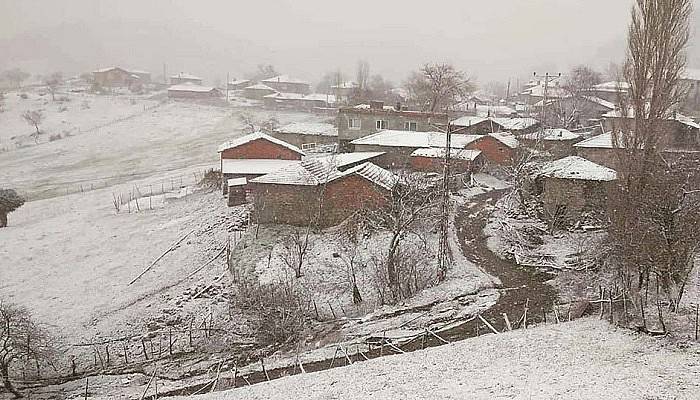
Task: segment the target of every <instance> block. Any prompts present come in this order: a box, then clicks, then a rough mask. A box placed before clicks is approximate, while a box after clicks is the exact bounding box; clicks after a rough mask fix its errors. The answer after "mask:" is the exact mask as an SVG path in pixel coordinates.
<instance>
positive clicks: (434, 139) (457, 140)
mask: <svg viewBox="0 0 700 400" xmlns="http://www.w3.org/2000/svg"><path fill="white" fill-rule="evenodd" d="M450 137H451V146H452V147H455V148H464V147H466V146H467V145H468V144H469V143H471V142H473V141H475V140H478V139H481V138H482V137H484V136H483V135H464V134H458V133H455V134H452V135H450ZM445 141H446V137H445V133H443V132H413V131H396V130H383V131H379V132H377V133H375V134H372V135H369V136H365V137H363V138H359V139H355V140H353V141H352V142H351V143H352V144H355V145H358V144H364V145H375V146H386V147H441V146H445Z"/></svg>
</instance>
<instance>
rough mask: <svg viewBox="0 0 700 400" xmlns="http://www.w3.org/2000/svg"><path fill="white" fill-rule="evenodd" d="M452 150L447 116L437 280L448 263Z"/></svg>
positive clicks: (450, 130) (445, 272)
mask: <svg viewBox="0 0 700 400" xmlns="http://www.w3.org/2000/svg"><path fill="white" fill-rule="evenodd" d="M451 150H452V124H451V123H450V117H449V114H448V116H447V129H446V130H445V159H444V164H443V173H442V204H441V209H440V211H441V212H440V238H439V243H438V276H437V278H438V282H442V281H444V280H445V277H446V276H447V269H448V267H449V265H450V257H449V251H450V249H449V245H448V230H449V224H450V156H451V154H450V153H451Z"/></svg>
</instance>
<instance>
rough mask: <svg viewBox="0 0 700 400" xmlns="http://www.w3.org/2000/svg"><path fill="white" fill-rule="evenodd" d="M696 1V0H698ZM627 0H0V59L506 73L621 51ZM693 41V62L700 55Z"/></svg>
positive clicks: (562, 67) (397, 76)
mask: <svg viewBox="0 0 700 400" xmlns="http://www.w3.org/2000/svg"><path fill="white" fill-rule="evenodd" d="M698 1H700V0H698ZM631 3H632V2H631V0H490V1H485V0H478V1H477V0H432V1H422V2H413V1H406V0H403V1H393V0H391V1H389V0H387V1H381V0H374V1H372V0H355V1H342V2H340V1H333V0H277V1H273V0H267V1H266V0H246V1H236V0H230V1H207V0H197V1H184V0H182V1H180V0H172V1H157V0H155V1H154V0H139V1H132V0H120V1H97V0H51V1H34V0H0V69H2V68H8V67H11V66H14V65H18V66H21V67H23V68H25V69H28V70H31V71H32V72H35V73H40V72H50V70H63V71H67V72H69V73H77V72H80V71H85V70H88V71H89V70H91V69H94V68H97V67H103V66H108V65H112V64H118V65H124V66H127V67H131V68H139V69H148V70H151V71H152V72H154V75H159V74H162V71H163V64H164V63H165V64H166V65H167V72H168V74H170V73H174V72H178V71H187V72H191V73H194V74H198V75H201V76H203V77H205V78H207V79H209V80H212V79H214V78H216V77H219V78H222V79H223V78H225V76H226V73H227V72H230V73H231V74H232V76H236V75H241V74H243V73H244V72H245V71H248V70H250V69H252V68H254V67H255V65H257V64H258V63H271V64H274V65H275V66H276V67H277V68H278V69H279V70H281V71H282V72H285V73H289V74H292V75H295V76H299V77H301V78H305V79H308V80H312V81H315V80H318V78H319V77H320V75H321V74H322V73H323V72H325V71H328V70H334V69H338V68H340V69H342V70H344V71H345V72H347V73H348V75H351V76H352V75H354V70H355V66H356V63H357V60H359V59H365V60H367V61H369V63H370V65H371V70H372V72H373V73H382V74H383V75H385V76H386V77H388V78H390V79H392V80H394V81H396V82H399V81H400V80H401V79H403V78H404V77H405V75H406V74H407V73H408V71H410V70H413V69H415V68H417V66H418V65H420V64H421V63H424V62H427V61H433V60H441V61H442V60H444V61H451V62H453V63H455V64H456V65H457V66H458V67H460V68H462V69H464V70H465V71H468V72H469V73H471V74H472V75H473V76H475V77H476V78H477V79H478V81H480V82H481V83H485V82H487V81H489V80H501V81H505V80H507V79H508V78H509V77H513V78H515V77H524V76H527V75H528V74H529V73H531V71H535V70H537V71H538V72H564V71H566V70H567V69H568V68H569V67H570V66H571V65H574V64H578V63H587V64H592V65H595V66H599V67H603V66H605V65H607V64H608V63H609V61H619V60H621V59H622V57H623V55H624V45H625V44H624V39H625V35H626V29H627V24H628V22H629V11H630V7H631ZM694 54H695V53H694V51H692V52H691V57H690V60H691V63H695V61H700V57H695V56H694Z"/></svg>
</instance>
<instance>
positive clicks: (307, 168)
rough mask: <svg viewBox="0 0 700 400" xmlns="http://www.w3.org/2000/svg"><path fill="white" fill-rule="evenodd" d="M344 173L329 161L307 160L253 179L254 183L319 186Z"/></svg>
mask: <svg viewBox="0 0 700 400" xmlns="http://www.w3.org/2000/svg"><path fill="white" fill-rule="evenodd" d="M342 175H343V173H342V172H340V171H338V169H337V168H336V166H335V165H333V163H331V162H328V160H321V159H313V158H312V159H306V160H304V161H301V162H298V163H294V164H289V165H286V166H284V167H282V168H280V169H278V170H275V171H273V172H271V173H269V174H267V175H263V176H261V177H258V178H255V179H252V180H251V182H254V183H267V184H276V185H299V186H317V185H321V184H323V183H326V182H329V181H331V180H333V179H335V178H337V177H339V176H342Z"/></svg>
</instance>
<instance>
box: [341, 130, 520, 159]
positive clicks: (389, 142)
mask: <svg viewBox="0 0 700 400" xmlns="http://www.w3.org/2000/svg"><path fill="white" fill-rule="evenodd" d="M450 137H451V142H450V147H451V148H453V149H468V150H480V151H481V152H482V153H483V160H484V161H485V162H486V161H488V162H492V163H496V164H508V163H510V162H511V161H512V159H513V156H514V154H515V150H516V149H517V147H518V145H519V144H518V141H517V139H515V137H514V136H512V135H510V134H506V133H491V134H488V135H463V134H458V133H455V134H452V135H450ZM446 141H447V138H446V134H445V133H443V132H405V131H392V130H385V131H381V132H378V133H375V134H373V135H370V136H366V137H363V138H360V139H355V140H353V141H352V142H351V144H352V146H353V147H354V148H355V150H357V151H382V152H385V153H386V154H385V155H384V156H382V158H381V162H380V163H379V165H381V166H382V167H384V168H409V167H410V165H411V154H413V152H414V151H416V150H418V149H421V148H444V147H445V145H446Z"/></svg>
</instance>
